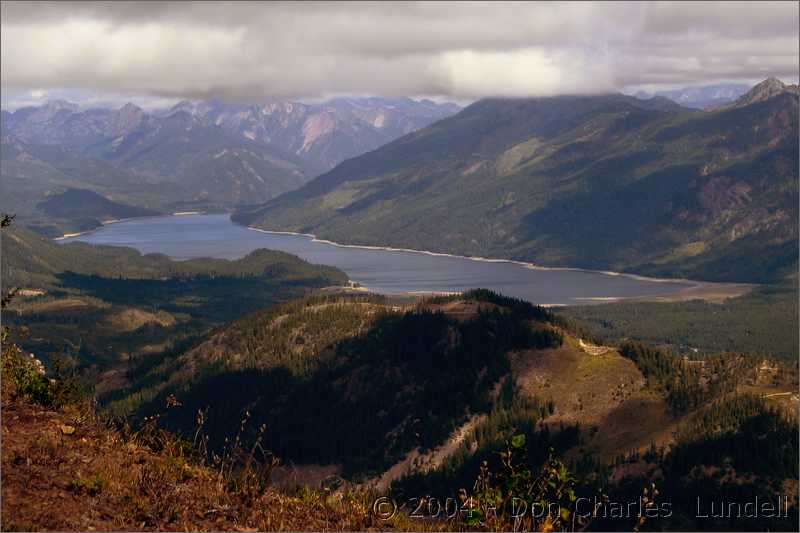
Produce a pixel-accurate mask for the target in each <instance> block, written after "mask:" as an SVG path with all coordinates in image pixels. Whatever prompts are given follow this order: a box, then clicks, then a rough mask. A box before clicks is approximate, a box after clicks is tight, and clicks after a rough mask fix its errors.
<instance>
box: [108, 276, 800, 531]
mask: <svg viewBox="0 0 800 533" xmlns="http://www.w3.org/2000/svg"><path fill="white" fill-rule="evenodd" d="M583 335H584V334H582V333H581V332H580V331H579V330H577V329H574V326H572V325H571V324H569V323H567V322H565V321H564V320H563V319H561V318H559V317H558V316H555V315H553V314H551V313H550V312H549V311H547V310H545V309H542V308H539V307H536V306H533V305H530V304H528V303H526V302H522V301H518V300H514V299H509V298H505V297H502V296H500V295H497V294H494V293H491V292H489V291H484V290H477V291H471V292H468V293H465V294H463V295H459V296H452V297H437V298H432V299H429V300H425V301H423V302H421V303H412V304H403V305H397V304H393V303H392V302H391V301H387V300H385V299H383V298H382V297H379V296H363V295H349V296H342V295H337V296H328V297H313V298H310V299H304V300H298V301H295V302H290V303H287V304H284V305H280V306H276V307H273V308H270V309H266V310H263V311H259V312H257V313H254V314H252V315H249V316H247V317H245V318H243V319H241V320H238V321H236V322H234V323H233V324H231V325H229V326H227V327H222V328H219V329H218V330H216V331H214V332H212V333H211V334H209V335H208V336H206V337H205V338H204V339H203V340H202V341H201V342H198V343H196V344H195V345H194V346H192V347H189V348H187V349H185V350H184V351H183V352H181V353H178V352H173V353H172V354H169V355H167V356H159V357H151V358H148V359H147V360H142V361H141V362H138V363H137V364H134V365H132V366H130V367H129V368H128V377H129V382H130V385H129V386H128V387H127V388H120V389H117V390H112V391H108V392H106V393H105V394H103V395H101V396H100V398H99V399H100V401H101V403H102V404H103V405H105V406H107V407H108V408H110V409H111V411H112V412H113V413H115V414H117V415H132V420H141V419H142V417H146V416H152V415H153V414H154V413H162V414H161V415H160V418H159V420H160V422H162V423H164V424H165V425H166V427H168V428H170V429H171V430H174V431H177V432H179V433H182V434H185V435H187V436H190V435H192V434H194V433H195V431H197V424H198V421H199V422H200V423H201V426H202V431H203V432H204V433H205V434H206V435H207V436H208V441H207V442H206V444H207V445H208V446H209V447H210V448H211V449H218V448H220V447H222V446H224V443H225V441H224V439H225V437H226V436H228V437H229V436H230V435H233V434H238V432H239V427H240V421H241V420H243V419H244V420H246V422H247V427H246V428H245V430H244V431H243V432H242V433H241V434H240V436H241V438H242V440H243V442H250V441H252V439H254V438H256V435H257V429H256V428H258V427H265V428H267V429H266V431H265V433H264V437H263V445H264V446H265V447H266V448H268V449H270V450H272V451H273V452H275V453H276V454H277V455H278V456H279V457H281V458H282V460H283V461H284V462H285V463H286V464H287V465H288V467H287V469H288V471H289V472H291V473H292V475H293V476H294V479H295V481H296V482H298V483H300V484H301V485H302V484H303V483H311V484H312V485H316V483H318V482H319V481H320V478H319V477H317V474H315V472H320V471H321V472H326V473H328V474H333V476H332V478H329V479H327V481H326V483H328V482H331V479H334V480H338V481H336V483H335V484H334V486H335V485H337V484H341V483H343V480H342V479H341V478H343V479H344V483H345V486H346V487H356V486H360V487H377V488H379V489H381V490H386V489H388V488H390V487H391V490H392V494H393V495H395V496H397V497H398V498H403V497H408V496H409V495H416V494H429V495H435V496H437V497H440V498H441V499H442V500H443V499H444V498H445V497H448V496H450V497H455V496H456V494H457V493H458V491H459V489H461V488H465V487H466V488H467V490H470V489H469V487H472V484H473V482H474V480H475V478H476V476H478V475H479V472H480V471H481V464H482V462H483V461H487V465H488V468H490V469H494V468H499V460H498V455H499V453H500V452H503V451H504V450H505V449H506V445H507V442H508V441H509V440H510V439H511V438H512V437H513V436H515V435H524V441H527V443H528V447H527V452H526V453H527V455H526V456H525V457H526V459H525V460H526V461H528V464H530V465H534V466H532V468H534V469H535V468H538V465H541V464H542V463H543V462H544V461H546V460H547V457H548V449H551V448H552V449H553V453H555V454H558V455H559V456H563V457H565V458H567V459H568V462H569V464H570V465H571V466H570V467H571V468H574V469H575V472H576V474H577V475H578V476H579V479H581V489H580V490H581V491H582V492H581V494H584V493H585V494H592V493H593V491H597V490H600V489H602V490H603V491H607V493H610V494H615V493H618V492H617V491H619V494H625V496H626V497H630V498H633V499H635V498H636V497H637V493H636V492H635V491H636V490H638V491H640V492H641V487H642V486H644V485H646V484H647V483H648V482H649V481H648V480H649V479H651V478H652V479H658V483H659V487H660V490H662V492H663V493H664V494H663V498H664V500H665V501H676V502H680V505H681V506H684V504H686V502H688V501H689V500H691V502H689V503H693V501H694V500H693V498H694V497H695V496H697V495H700V496H703V497H706V496H708V495H710V494H712V493H713V494H733V493H734V492H735V491H736V490H744V489H742V487H745V486H746V487H748V489H747V490H760V491H762V492H763V493H764V494H772V492H771V491H772V489H769V488H768V487H769V486H773V487H776V486H780V485H781V483H783V481H784V480H785V479H790V478H791V475H790V472H792V470H791V468H792V465H796V464H797V457H796V455H797V454H796V450H794V449H793V448H792V444H791V442H789V443H787V442H785V441H786V439H791V438H792V437H791V435H792V434H793V433H796V431H794V430H795V429H796V427H795V426H796V418H792V417H794V416H796V415H795V413H796V409H797V401H796V398H792V397H791V392H787V391H791V390H793V387H795V383H796V380H797V374H796V372H794V371H793V367H792V366H790V365H781V366H778V367H775V368H778V369H779V370H778V372H777V373H776V372H774V371H773V370H772V368H773V367H772V366H769V365H768V366H769V368H768V369H767V370H762V368H761V367H760V366H759V365H761V364H762V358H761V357H747V356H740V355H735V354H725V355H724V356H715V357H708V358H707V359H705V360H704V361H702V362H700V361H690V360H686V359H683V358H681V357H680V356H678V355H674V354H671V353H669V352H666V351H662V350H658V349H653V348H650V347H647V346H643V345H638V344H630V343H625V344H622V345H621V346H604V345H602V344H597V343H598V342H600V341H599V340H589V339H587V338H586V337H584V336H583ZM770 364H772V363H770ZM753 393H755V394H756V395H757V396H754V395H753ZM764 394H772V395H773V396H774V397H772V398H771V399H767V398H761V397H758V396H761V395H764ZM169 398H174V399H175V400H176V401H177V402H178V403H179V405H178V407H176V408H174V409H169V410H168V411H167V412H163V405H164V404H165V402H167V403H169V402H170V401H172V400H169ZM792 420H794V422H792ZM262 424H263V426H262ZM759 424H760V425H759ZM792 424H795V426H793V425H792ZM248 428H249V429H248ZM714 428H722V430H721V431H722V432H721V433H720V432H717V431H716V430H715V429H714ZM765 432H766V433H765ZM765 435H767V436H766V437H765ZM778 435H781V437H779V438H778V437H777V436H778ZM765 439H766V440H765ZM524 441H523V442H524ZM792 442H795V441H792ZM756 443H760V444H759V445H760V446H763V448H762V450H763V453H762V454H760V455H759V460H758V461H756V462H751V463H748V462H747V454H748V453H749V452H743V451H742V450H749V449H751V448H752V446H754V445H756ZM704 446H705V447H707V448H708V449H714V450H717V451H718V454H717V455H714V454H705V455H703V456H702V461H701V462H700V463H694V464H692V463H691V461H690V459H687V457H688V455H687V454H690V453H694V452H692V451H691V450H695V449H697V448H703V447H704ZM737 450H739V451H737ZM725 457H728V458H729V459H725ZM725 461H732V462H730V463H725ZM697 464H702V465H704V466H705V467H707V468H708V469H709V470H708V471H709V472H713V471H715V469H717V468H731V469H732V470H731V472H730V473H729V474H728V476H732V478H733V479H732V480H731V479H728V478H724V479H718V478H717V477H714V476H713V475H711V474H709V475H708V476H706V475H704V474H702V473H700V472H697V471H695V473H694V474H692V476H694V477H692V476H688V472H689V470H690V469H691V466H693V465H697ZM725 464H729V466H727V467H726V466H724V465H725ZM280 472H281V470H280V469H279V472H278V473H280ZM656 472H661V474H657V473H656ZM737 472H741V474H737ZM792 475H793V474H792ZM659 476H662V477H659ZM687 476H688V477H687ZM667 491H668V492H667ZM640 492H639V493H640ZM684 500H685V501H684ZM626 501H627V500H626ZM690 511H692V508H690V507H686V508H683V507H681V508H680V509H676V512H675V514H674V517H673V518H674V519H675V520H678V522H669V526H667V522H662V524H664V527H674V525H675V524H677V523H680V521H682V520H686V519H690V520H694V517H693V515H691V514H690ZM687 517H690V518H687ZM690 523H692V524H694V525H696V526H697V525H700V524H701V522H690ZM723 523H724V524H726V525H728V527H731V523H730V522H723ZM620 524H621V522H613V521H611V522H608V523H607V525H611V526H613V525H616V528H617V529H619V528H621V527H622V526H620ZM625 527H626V528H627V527H628V526H625ZM781 527H782V526H781Z"/></svg>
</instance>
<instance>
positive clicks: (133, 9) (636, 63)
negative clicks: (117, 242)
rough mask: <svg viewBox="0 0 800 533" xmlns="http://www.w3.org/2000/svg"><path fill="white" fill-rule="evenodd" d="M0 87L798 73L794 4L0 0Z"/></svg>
mask: <svg viewBox="0 0 800 533" xmlns="http://www.w3.org/2000/svg"><path fill="white" fill-rule="evenodd" d="M0 9H2V13H1V20H2V32H1V33H0V40H1V41H2V42H0V60H1V62H0V77H1V79H2V85H3V87H4V88H20V89H22V88H31V87H36V88H41V89H43V90H47V89H54V88H76V89H86V90H93V91H98V90H99V91H108V92H117V93H129V92H141V93H147V94H151V95H159V96H162V97H170V98H171V97H206V96H209V95H220V96H228V97H239V98H246V99H263V98H266V97H270V96H275V97H290V98H315V97H320V96H323V95H332V94H379V95H412V96H413V95H432V96H440V97H449V98H461V99H469V98H477V97H482V96H532V95H550V94H559V93H594V92H606V91H610V90H622V89H624V88H626V87H632V86H659V85H670V86H674V85H679V84H684V85H688V84H695V83H705V82H712V81H717V80H755V79H759V78H763V77H766V76H769V75H775V76H778V77H782V78H784V79H789V80H794V79H796V78H797V75H798V51H797V50H798V23H799V22H798V16H799V15H798V12H799V11H798V4H797V3H795V2H772V3H770V2H753V3H744V2H731V3H679V4H673V3H668V2H667V3H663V2H660V3H602V2H598V3H571V2H568V3H546V4H545V3H511V4H500V3H419V4H417V3H399V4H385V3H382V4H364V3H348V4H330V3H321V4H304V3H293V4H284V3H276V4H272V3H267V4H261V3H242V4H233V3H188V2H187V3H184V2H177V3H153V2H142V3H109V4H101V3H84V4H75V3H61V2H59V3H54V4H39V3H36V4H30V3H16V2H3V3H2V8H0Z"/></svg>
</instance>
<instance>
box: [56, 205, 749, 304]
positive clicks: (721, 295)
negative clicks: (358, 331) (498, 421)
mask: <svg viewBox="0 0 800 533" xmlns="http://www.w3.org/2000/svg"><path fill="white" fill-rule="evenodd" d="M204 214H207V213H196V214H195V213H192V212H186V211H184V212H179V213H177V214H175V213H173V214H164V215H158V216H153V217H137V218H135V219H126V220H119V221H116V220H113V221H112V220H109V221H106V223H104V225H102V226H99V227H97V228H93V229H91V230H89V231H85V232H81V233H79V234H68V235H64V236H62V237H59V238H56V239H55V240H56V241H63V240H66V239H72V238H75V237H80V236H85V235H88V234H92V233H95V232H98V231H100V230H102V229H104V228H105V227H106V226H107V225H110V224H117V223H118V222H124V221H130V220H133V221H139V220H146V219H151V220H155V219H167V218H173V219H178V218H183V219H187V218H188V219H192V218H194V216H197V215H204ZM220 215H222V213H220ZM227 223H228V224H231V225H232V226H236V227H239V228H242V229H245V230H250V231H252V232H256V233H264V234H267V235H275V236H281V235H283V236H289V237H300V238H303V239H306V240H307V242H309V243H315V244H322V245H326V246H331V247H334V248H340V249H353V250H365V251H376V252H402V253H406V254H415V255H422V256H429V257H439V258H451V259H457V260H460V261H469V262H473V263H475V264H477V263H489V264H503V263H505V264H508V265H514V266H515V267H521V268H522V269H525V270H530V271H540V272H543V273H544V272H565V273H570V272H572V273H581V274H590V275H600V276H608V277H616V278H622V279H627V280H631V281H633V282H641V283H648V284H652V285H653V286H654V287H653V288H654V289H655V290H653V291H652V293H651V294H648V293H647V292H643V293H642V292H640V293H639V294H635V293H634V294H630V292H628V295H626V294H624V292H626V291H623V294H619V295H618V294H614V293H615V292H617V291H613V290H612V291H609V292H606V294H602V292H601V293H600V294H597V292H596V291H595V294H596V296H592V295H591V294H592V291H590V292H589V293H588V295H587V294H586V293H584V294H581V295H574V296H570V297H568V298H567V299H566V300H563V299H561V298H556V299H554V300H550V298H548V297H544V298H541V299H539V300H537V301H538V302H541V303H540V305H543V306H552V307H561V306H564V305H567V306H580V305H599V304H603V303H619V302H645V301H646V302H680V301H688V300H694V299H699V300H705V301H709V302H721V301H724V300H726V299H728V298H733V297H736V296H741V295H744V294H746V293H748V292H750V291H751V290H753V289H754V288H756V287H757V286H758V285H755V284H746V283H720V282H706V281H696V280H690V279H683V278H655V277H647V276H642V275H639V274H632V273H625V272H614V271H603V270H592V269H587V268H579V267H548V266H541V265H537V264H534V263H531V262H526V261H519V260H514V259H497V258H486V257H476V256H472V257H470V256H464V255H458V254H450V253H444V252H433V251H429V250H415V249H410V248H398V247H392V246H374V245H360V244H342V243H338V242H334V241H331V240H328V239H321V238H318V237H317V236H316V235H313V234H309V233H300V232H292V231H278V230H266V229H262V228H257V227H252V226H245V225H243V224H237V223H236V222H234V221H233V220H231V217H230V215H228V216H227ZM112 245H113V244H112ZM120 245H121V246H126V245H124V244H120ZM261 247H263V248H268V249H269V248H270V246H269V245H267V244H265V245H264V246H261ZM275 249H280V247H278V248H275ZM161 253H166V255H170V253H168V252H163V251H162V252H161ZM171 257H173V258H175V260H181V259H182V258H181V257H174V256H171ZM397 260H398V261H399V260H400V259H399V258H398V259H397ZM317 263H321V264H327V263H325V261H317ZM348 276H349V277H350V279H351V281H353V282H356V283H358V284H359V285H360V289H359V290H360V291H363V292H367V291H369V292H373V293H377V294H386V295H394V296H404V297H409V298H415V297H416V298H418V297H421V296H422V297H425V296H431V295H436V294H443V293H452V292H458V291H452V290H444V291H441V290H436V289H434V290H426V289H425V288H423V287H419V288H418V289H403V288H401V287H396V288H394V289H388V290H387V288H386V287H382V286H374V284H373V283H372V281H374V280H367V279H359V278H360V276H358V275H357V274H348ZM426 279H427V278H420V280H421V281H422V282H423V285H425V283H424V281H425V280H426ZM491 284H492V283H488V285H489V286H491ZM473 285H474V287H481V286H485V285H484V284H482V283H480V282H478V283H475V284H469V285H468V287H473ZM659 285H660V286H661V287H662V288H663V289H660V288H659ZM462 286H463V287H467V285H462ZM443 288H444V287H443ZM489 288H491V287H489ZM501 292H502V291H501ZM514 292H515V291H511V293H510V295H512V296H513V295H514V294H513V293H514ZM517 296H518V297H522V298H523V299H526V297H527V299H528V300H531V298H530V297H529V296H527V295H517ZM559 300H560V301H559Z"/></svg>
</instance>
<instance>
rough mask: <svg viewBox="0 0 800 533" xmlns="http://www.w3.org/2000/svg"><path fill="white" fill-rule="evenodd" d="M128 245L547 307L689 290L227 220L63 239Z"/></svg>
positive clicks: (376, 285) (146, 223) (127, 227)
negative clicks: (299, 264)
mask: <svg viewBox="0 0 800 533" xmlns="http://www.w3.org/2000/svg"><path fill="white" fill-rule="evenodd" d="M72 241H83V242H88V243H92V244H109V245H115V246H130V247H132V248H136V249H137V250H140V251H141V252H143V253H152V252H158V253H162V254H166V255H168V256H170V257H172V258H174V259H191V258H196V257H218V258H225V259H237V258H239V257H243V256H244V255H246V254H247V253H249V252H251V251H253V250H255V249H258V248H269V249H272V250H281V251H284V252H289V253H291V254H295V255H297V256H299V257H302V258H303V259H305V260H307V261H310V262H312V263H319V264H325V265H332V266H336V267H339V268H340V269H342V270H343V271H344V272H346V273H347V275H348V276H349V277H350V279H351V280H353V281H356V282H358V283H360V284H361V285H363V286H365V287H367V288H369V289H371V290H374V291H376V292H381V293H400V292H415V291H422V292H454V291H461V290H464V289H469V288H475V287H483V288H488V289H492V290H495V291H498V292H501V293H503V294H506V295H508V296H516V297H518V298H523V299H525V300H528V301H531V302H534V303H538V304H549V305H569V304H573V305H574V304H579V303H597V302H602V301H606V300H609V299H616V298H630V297H650V296H657V295H658V296H661V295H668V294H672V293H675V292H677V291H680V290H681V289H685V288H688V287H692V286H694V284H693V283H691V282H686V281H659V280H652V279H646V278H640V277H637V276H628V275H623V274H614V273H607V272H594V271H586V270H578V269H547V268H537V267H532V266H531V265H527V264H521V263H515V262H508V261H495V260H491V261H490V260H477V259H472V258H467V257H455V256H447V255H440V254H429V253H426V252H414V251H399V250H385V249H375V248H365V247H354V246H341V245H337V244H334V243H329V242H325V241H317V240H315V239H313V238H312V237H310V236H307V235H292V234H281V233H267V232H262V231H258V230H253V229H249V228H245V227H242V226H239V225H237V224H234V223H233V222H231V221H230V218H229V216H228V215H226V214H223V215H186V216H162V217H149V218H137V219H132V220H127V221H123V222H117V223H114V224H108V225H105V226H103V227H102V228H99V229H98V230H96V231H93V232H90V233H86V234H83V235H79V236H75V237H70V238H66V239H63V240H61V241H60V242H62V243H67V242H72Z"/></svg>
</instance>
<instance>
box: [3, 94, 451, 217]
mask: <svg viewBox="0 0 800 533" xmlns="http://www.w3.org/2000/svg"><path fill="white" fill-rule="evenodd" d="M458 109H459V108H458V106H456V105H454V104H436V103H434V102H432V101H429V100H422V101H415V100H411V99H408V98H405V99H385V98H353V99H337V100H332V101H330V102H327V103H323V104H316V105H307V104H298V103H290V102H277V101H276V102H272V103H269V104H266V105H239V104H228V103H224V102H222V101H219V100H210V101H202V102H181V103H179V104H178V105H176V106H174V107H172V108H170V109H166V110H162V111H158V112H153V113H148V112H145V111H144V110H142V109H141V108H139V107H137V106H135V105H133V104H127V105H125V106H123V107H121V108H119V109H88V110H81V109H80V108H79V107H78V106H77V105H76V104H72V103H69V102H65V101H52V102H48V103H46V104H45V105H42V106H39V107H26V108H21V109H18V110H16V111H14V112H13V113H11V112H8V111H3V112H2V124H1V126H2V132H3V134H2V162H3V165H2V178H3V184H4V189H5V191H4V198H3V204H4V205H0V208H4V209H12V208H13V210H14V211H15V212H19V213H20V214H21V215H22V216H23V218H28V219H30V216H29V215H34V219H35V217H36V216H38V215H43V214H44V213H42V212H40V211H38V210H36V207H35V206H36V205H37V204H38V203H39V202H41V201H42V200H43V199H44V197H45V196H46V195H48V194H52V193H56V194H57V193H59V192H63V191H64V190H65V189H67V188H70V187H74V188H81V189H90V190H94V191H95V192H98V193H100V194H106V195H113V196H115V198H114V199H113V200H114V201H123V200H124V201H126V202H128V203H132V204H136V205H139V206H140V207H143V208H147V209H158V210H164V211H169V210H171V209H174V210H183V209H192V208H195V209H196V208H202V209H214V208H218V209H219V208H223V209H224V208H228V207H230V206H233V205H237V204H243V203H258V202H264V201H266V200H268V199H270V198H273V197H275V196H277V195H279V194H281V193H283V192H286V191H289V190H292V189H295V188H297V187H299V186H301V185H302V184H304V183H305V182H306V181H308V180H309V179H311V178H312V177H314V176H315V175H317V174H319V173H321V172H325V171H327V170H329V169H330V168H332V167H333V166H334V165H335V164H337V163H339V162H341V161H343V160H344V159H347V158H350V157H353V156H356V155H359V154H362V153H364V152H367V151H369V150H373V149H375V148H377V147H378V146H380V145H382V144H385V143H387V142H389V141H391V140H394V139H396V138H398V137H400V136H402V135H405V134H407V133H410V132H412V131H414V130H416V129H419V128H421V127H424V126H427V125H429V124H430V123H432V122H435V121H436V120H438V119H440V118H443V117H446V116H449V115H451V114H453V113H455V112H457V111H458ZM20 210H21V212H20ZM28 221H29V222H30V220H28Z"/></svg>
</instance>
